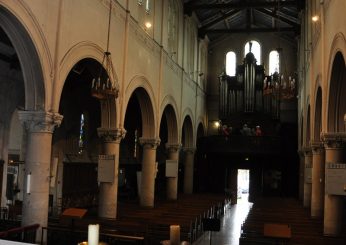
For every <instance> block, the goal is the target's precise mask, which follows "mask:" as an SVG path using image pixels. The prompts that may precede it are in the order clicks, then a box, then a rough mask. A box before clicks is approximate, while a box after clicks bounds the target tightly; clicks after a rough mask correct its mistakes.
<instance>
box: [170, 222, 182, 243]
mask: <svg viewBox="0 0 346 245" xmlns="http://www.w3.org/2000/svg"><path fill="white" fill-rule="evenodd" d="M169 228H170V232H169V238H170V242H171V243H170V245H180V226H179V225H171V226H170V227H169Z"/></svg>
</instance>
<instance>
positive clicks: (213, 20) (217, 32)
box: [184, 0, 304, 41]
mask: <svg viewBox="0 0 346 245" xmlns="http://www.w3.org/2000/svg"><path fill="white" fill-rule="evenodd" d="M302 9H304V0H184V12H185V14H187V15H191V14H192V13H195V14H196V16H197V18H198V20H199V22H200V27H199V29H198V34H199V36H200V37H204V36H205V35H207V36H208V38H209V39H210V40H211V41H215V40H219V39H222V38H224V37H225V36H226V35H229V34H230V33H254V32H280V34H284V35H283V36H284V38H286V39H295V37H296V36H297V35H298V34H299V32H300V12H301V10H302ZM292 41H293V40H292Z"/></svg>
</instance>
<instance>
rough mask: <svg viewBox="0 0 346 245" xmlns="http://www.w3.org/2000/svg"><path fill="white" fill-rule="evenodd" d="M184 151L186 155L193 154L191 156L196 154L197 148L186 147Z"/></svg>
mask: <svg viewBox="0 0 346 245" xmlns="http://www.w3.org/2000/svg"><path fill="white" fill-rule="evenodd" d="M183 151H184V152H185V153H191V154H193V153H195V151H196V148H195V147H184V148H183Z"/></svg>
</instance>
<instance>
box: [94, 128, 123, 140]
mask: <svg viewBox="0 0 346 245" xmlns="http://www.w3.org/2000/svg"><path fill="white" fill-rule="evenodd" d="M97 134H98V136H99V137H100V138H101V139H102V140H103V141H104V142H115V143H118V144H119V143H120V141H121V140H122V139H123V138H125V135H126V130H125V129H124V128H98V129H97Z"/></svg>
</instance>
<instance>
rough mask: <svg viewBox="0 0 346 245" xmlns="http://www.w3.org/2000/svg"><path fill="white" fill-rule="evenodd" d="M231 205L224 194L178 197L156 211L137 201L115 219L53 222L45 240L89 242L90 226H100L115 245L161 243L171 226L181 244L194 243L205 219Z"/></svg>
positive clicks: (129, 202) (160, 203)
mask: <svg viewBox="0 0 346 245" xmlns="http://www.w3.org/2000/svg"><path fill="white" fill-rule="evenodd" d="M229 202H230V200H229V199H225V197H224V195H216V194H193V195H183V194H181V195H179V197H178V200H176V201H167V200H158V201H156V203H155V207H154V208H145V207H140V205H139V204H138V202H137V201H133V200H123V201H121V202H119V203H118V208H117V218H116V219H101V218H97V217H95V216H94V215H91V216H88V215H86V216H85V217H83V218H81V219H69V218H65V217H61V218H59V219H50V222H49V225H48V227H44V228H43V232H42V238H43V237H47V240H48V244H50V245H60V244H64V245H68V244H76V243H78V242H81V241H85V239H87V226H88V224H95V223H98V224H100V229H101V231H100V232H101V234H102V236H101V235H100V240H101V239H103V241H107V243H108V244H110V245H115V244H117V245H118V244H144V245H147V244H148V245H149V244H160V243H162V242H163V241H165V240H169V236H170V234H169V232H170V225H180V236H181V241H186V242H187V243H188V244H192V243H193V242H194V241H196V240H197V239H198V238H199V237H200V236H201V235H202V234H203V219H205V218H210V217H213V218H220V217H221V216H222V215H223V214H224V210H225V206H226V205H228V203H229Z"/></svg>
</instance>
